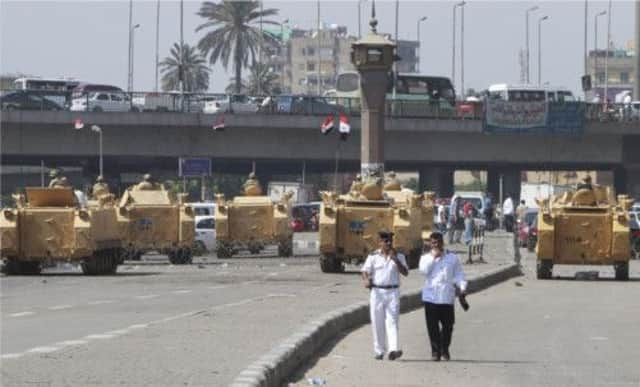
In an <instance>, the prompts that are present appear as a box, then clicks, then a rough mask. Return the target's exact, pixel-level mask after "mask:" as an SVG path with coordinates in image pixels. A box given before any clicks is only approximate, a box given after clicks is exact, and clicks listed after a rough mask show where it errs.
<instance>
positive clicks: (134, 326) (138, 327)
mask: <svg viewBox="0 0 640 387" xmlns="http://www.w3.org/2000/svg"><path fill="white" fill-rule="evenodd" d="M148 326H149V324H134V325H129V328H127V329H144V328H146V327H148Z"/></svg>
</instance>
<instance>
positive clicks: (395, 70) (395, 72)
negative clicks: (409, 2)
mask: <svg viewBox="0 0 640 387" xmlns="http://www.w3.org/2000/svg"><path fill="white" fill-rule="evenodd" d="M399 18H400V0H396V28H395V31H394V35H393V41H394V43H395V48H396V50H398V47H399V44H398V41H399V40H398V21H399V20H398V19H399ZM397 87H398V61H397V60H394V61H393V90H392V94H393V99H394V100H395V99H396V92H397ZM394 106H395V102H394Z"/></svg>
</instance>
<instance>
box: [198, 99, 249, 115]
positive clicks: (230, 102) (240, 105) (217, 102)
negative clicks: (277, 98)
mask: <svg viewBox="0 0 640 387" xmlns="http://www.w3.org/2000/svg"><path fill="white" fill-rule="evenodd" d="M257 111H258V105H257V104H256V102H255V101H254V100H253V99H252V98H250V97H247V96H246V95H242V94H235V95H230V96H220V97H219V98H215V97H214V98H213V99H211V100H209V101H205V103H204V107H203V108H202V112H203V113H206V114H217V113H255V112H257Z"/></svg>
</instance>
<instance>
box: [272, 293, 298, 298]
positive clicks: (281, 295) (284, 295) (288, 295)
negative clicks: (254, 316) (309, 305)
mask: <svg viewBox="0 0 640 387" xmlns="http://www.w3.org/2000/svg"><path fill="white" fill-rule="evenodd" d="M267 297H298V295H297V294H290V293H269V294H267Z"/></svg>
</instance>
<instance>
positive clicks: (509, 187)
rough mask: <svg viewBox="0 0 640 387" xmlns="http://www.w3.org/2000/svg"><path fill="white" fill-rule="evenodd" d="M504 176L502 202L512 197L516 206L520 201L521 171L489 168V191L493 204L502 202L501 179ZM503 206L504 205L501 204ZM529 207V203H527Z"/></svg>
mask: <svg viewBox="0 0 640 387" xmlns="http://www.w3.org/2000/svg"><path fill="white" fill-rule="evenodd" d="M501 176H502V200H504V199H505V198H506V197H507V194H509V195H511V199H513V203H514V205H515V204H516V203H518V202H519V201H520V185H521V180H520V170H519V169H516V168H489V169H488V170H487V191H489V192H490V193H491V195H492V196H493V202H494V203H496V204H497V203H498V201H499V200H500V177H501ZM500 204H502V203H500ZM527 204H528V205H529V203H527Z"/></svg>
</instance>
